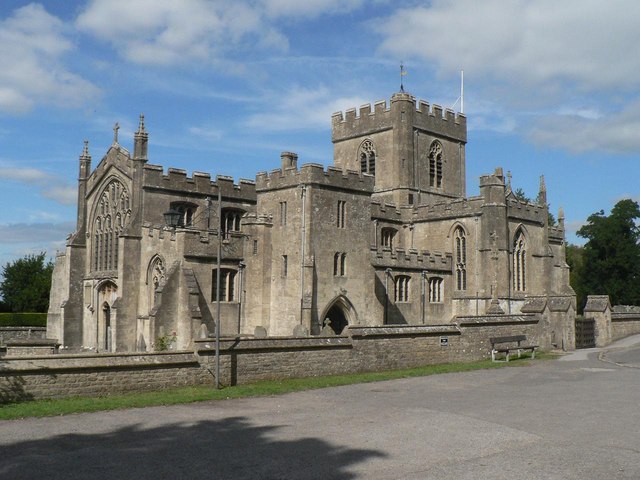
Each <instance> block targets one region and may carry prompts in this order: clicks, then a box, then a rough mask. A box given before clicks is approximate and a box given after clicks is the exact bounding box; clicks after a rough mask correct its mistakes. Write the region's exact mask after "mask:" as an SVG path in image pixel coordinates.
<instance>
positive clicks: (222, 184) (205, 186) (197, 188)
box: [144, 164, 256, 202]
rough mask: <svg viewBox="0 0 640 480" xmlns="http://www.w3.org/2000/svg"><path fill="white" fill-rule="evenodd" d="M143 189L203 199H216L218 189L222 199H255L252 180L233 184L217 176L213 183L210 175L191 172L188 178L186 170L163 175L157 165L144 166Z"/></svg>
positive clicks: (232, 181) (170, 171)
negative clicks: (185, 194)
mask: <svg viewBox="0 0 640 480" xmlns="http://www.w3.org/2000/svg"><path fill="white" fill-rule="evenodd" d="M144 188H148V189H159V190H168V191H175V192H181V193H182V194H184V193H192V194H195V195H199V196H204V197H212V198H214V197H216V196H217V195H218V189H220V191H221V194H222V196H223V197H224V198H227V199H228V198H237V199H242V200H249V201H254V202H255V199H256V185H255V182H253V181H252V180H245V179H240V181H239V182H238V184H235V183H234V180H233V177H228V176H225V175H218V176H217V177H216V179H215V181H212V180H211V175H210V174H208V173H202V172H193V175H192V176H191V177H189V176H188V175H187V171H186V170H182V169H179V168H169V170H168V171H167V173H166V174H165V173H164V171H163V169H162V167H161V166H159V165H150V164H147V165H145V166H144Z"/></svg>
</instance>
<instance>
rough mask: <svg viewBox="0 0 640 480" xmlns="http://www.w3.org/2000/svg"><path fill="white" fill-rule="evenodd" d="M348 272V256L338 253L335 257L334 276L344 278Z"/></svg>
mask: <svg viewBox="0 0 640 480" xmlns="http://www.w3.org/2000/svg"><path fill="white" fill-rule="evenodd" d="M346 271H347V254H346V253H345V252H336V253H335V255H334V256H333V275H334V276H335V277H344V276H345V275H346Z"/></svg>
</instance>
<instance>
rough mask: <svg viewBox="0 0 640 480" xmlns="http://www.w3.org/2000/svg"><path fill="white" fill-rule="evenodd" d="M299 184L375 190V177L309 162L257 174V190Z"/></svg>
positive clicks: (363, 190)
mask: <svg viewBox="0 0 640 480" xmlns="http://www.w3.org/2000/svg"><path fill="white" fill-rule="evenodd" d="M298 185H319V186H325V187H330V188H340V189H344V190H351V191H360V192H365V193H371V192H373V186H374V177H373V176H372V175H368V174H366V173H365V174H363V173H360V172H356V171H353V170H347V171H343V170H342V169H340V168H335V167H327V169H326V170H325V168H324V167H323V166H322V165H320V164H317V163H307V164H304V165H302V167H300V169H299V170H298V169H297V168H295V167H292V168H286V169H284V170H282V169H276V170H272V171H271V172H269V173H266V172H260V173H258V174H257V175H256V183H255V189H256V192H263V191H268V190H281V189H285V188H292V187H297V186H298Z"/></svg>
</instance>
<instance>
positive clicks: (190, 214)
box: [171, 202, 198, 227]
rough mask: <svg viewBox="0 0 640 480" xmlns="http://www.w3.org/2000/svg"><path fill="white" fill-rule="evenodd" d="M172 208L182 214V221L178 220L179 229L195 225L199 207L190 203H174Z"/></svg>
mask: <svg viewBox="0 0 640 480" xmlns="http://www.w3.org/2000/svg"><path fill="white" fill-rule="evenodd" d="M171 208H172V209H173V210H175V211H176V212H179V213H180V219H179V220H178V226H179V227H190V226H192V225H193V220H194V217H195V213H196V210H197V208H198V206H197V205H194V204H193V203H188V202H172V203H171Z"/></svg>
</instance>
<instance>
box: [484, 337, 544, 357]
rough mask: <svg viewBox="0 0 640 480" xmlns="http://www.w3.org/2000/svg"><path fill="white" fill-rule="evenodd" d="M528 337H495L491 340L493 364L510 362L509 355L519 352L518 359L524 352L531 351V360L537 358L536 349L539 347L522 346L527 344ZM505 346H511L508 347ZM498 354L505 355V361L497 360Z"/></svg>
mask: <svg viewBox="0 0 640 480" xmlns="http://www.w3.org/2000/svg"><path fill="white" fill-rule="evenodd" d="M526 341H527V337H526V335H511V336H508V337H493V338H490V339H489V342H491V361H492V362H501V361H504V362H508V361H509V355H510V354H511V353H514V352H517V353H518V358H520V354H521V353H522V352H523V351H526V350H529V351H531V358H536V348H538V345H522V342H526ZM505 344H511V345H506V346H505ZM497 353H504V354H505V360H496V354H497Z"/></svg>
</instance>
